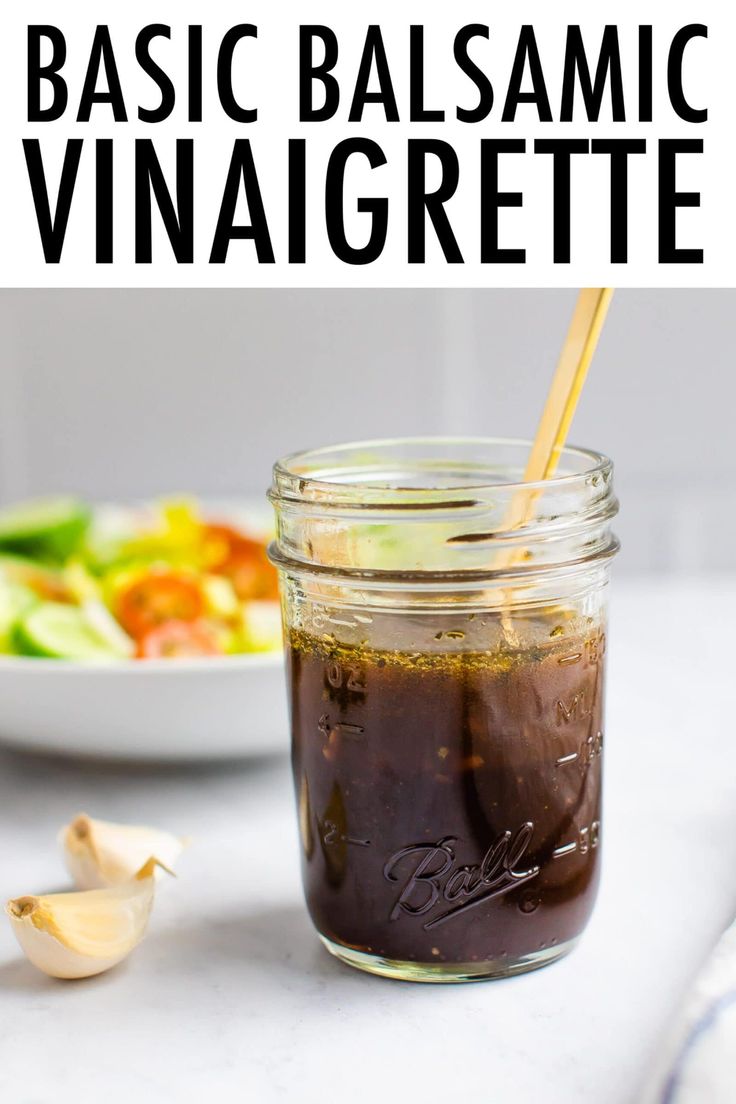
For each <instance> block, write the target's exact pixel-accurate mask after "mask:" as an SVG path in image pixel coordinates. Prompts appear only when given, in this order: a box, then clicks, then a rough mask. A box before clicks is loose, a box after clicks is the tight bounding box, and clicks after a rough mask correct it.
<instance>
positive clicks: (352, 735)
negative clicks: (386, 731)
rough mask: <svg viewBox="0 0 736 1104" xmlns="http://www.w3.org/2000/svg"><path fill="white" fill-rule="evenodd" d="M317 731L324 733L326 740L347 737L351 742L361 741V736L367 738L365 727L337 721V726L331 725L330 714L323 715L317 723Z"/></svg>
mask: <svg viewBox="0 0 736 1104" xmlns="http://www.w3.org/2000/svg"><path fill="white" fill-rule="evenodd" d="M317 729H318V730H319V731H320V732H321V733H322V735H323V736H324V737H325V739H326V740H329V739H331V738H332V737H333V736H338V735H339V736H347V738H348V739H350V740H359V739H360V737H361V736H365V728H364V727H363V725H357V724H349V723H348V722H347V721H337V722H336V724H334V725H331V724H330V717H329V714H327V713H323V714H322V716H321V717H320V719H319V721H318V722H317Z"/></svg>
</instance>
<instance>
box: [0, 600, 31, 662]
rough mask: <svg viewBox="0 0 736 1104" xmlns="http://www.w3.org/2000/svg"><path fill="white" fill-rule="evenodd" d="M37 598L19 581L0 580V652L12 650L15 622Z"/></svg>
mask: <svg viewBox="0 0 736 1104" xmlns="http://www.w3.org/2000/svg"><path fill="white" fill-rule="evenodd" d="M37 602H38V598H37V597H36V595H35V594H34V593H33V591H32V590H29V588H28V587H26V586H23V585H22V584H21V583H10V582H0V654H5V653H7V652H12V651H13V644H12V633H13V629H14V628H15V625H16V622H17V621H19V620H20V618H21V617H23V616H24V615H25V614H26V613H28V611H29V610H30V609H31V608H32V607H33V606H35V605H36V603H37Z"/></svg>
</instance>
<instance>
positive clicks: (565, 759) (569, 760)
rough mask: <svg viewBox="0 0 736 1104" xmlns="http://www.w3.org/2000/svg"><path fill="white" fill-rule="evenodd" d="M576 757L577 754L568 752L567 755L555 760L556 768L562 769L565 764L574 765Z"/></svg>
mask: <svg viewBox="0 0 736 1104" xmlns="http://www.w3.org/2000/svg"><path fill="white" fill-rule="evenodd" d="M577 757H578V753H577V752H576V751H572V752H570V754H569V755H561V756H560V758H559V759H558V760H557V766H558V767H564V765H565V763H574V762H575V760H576V759H577Z"/></svg>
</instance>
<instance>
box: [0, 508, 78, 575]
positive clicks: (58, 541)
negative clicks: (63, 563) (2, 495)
mask: <svg viewBox="0 0 736 1104" xmlns="http://www.w3.org/2000/svg"><path fill="white" fill-rule="evenodd" d="M89 521H90V511H89V510H88V508H87V507H86V506H85V505H84V503H82V502H78V501H77V500H76V499H75V498H48V499H39V500H38V501H35V502H21V503H18V505H17V506H9V507H7V509H5V510H0V548H3V549H9V550H10V551H15V552H24V553H25V554H26V555H32V556H34V555H35V556H40V557H42V558H43V557H49V558H50V559H52V560H65V559H66V558H67V556H70V555H71V553H72V552H73V551H74V549H75V548H76V547H77V545H78V544H79V542H80V541H81V539H82V537H83V536H84V534H85V532H86V530H87V526H88V525H89Z"/></svg>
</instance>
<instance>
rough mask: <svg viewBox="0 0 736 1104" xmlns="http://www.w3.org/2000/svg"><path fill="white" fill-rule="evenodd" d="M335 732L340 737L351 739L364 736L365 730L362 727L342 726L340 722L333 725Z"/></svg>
mask: <svg viewBox="0 0 736 1104" xmlns="http://www.w3.org/2000/svg"><path fill="white" fill-rule="evenodd" d="M335 732H339V733H340V734H341V735H342V736H349V737H352V738H353V739H357V738H358V737H359V736H364V735H365V729H364V728H363V726H362V725H356V724H343V723H342V722H340V723H338V724H336V725H335Z"/></svg>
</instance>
